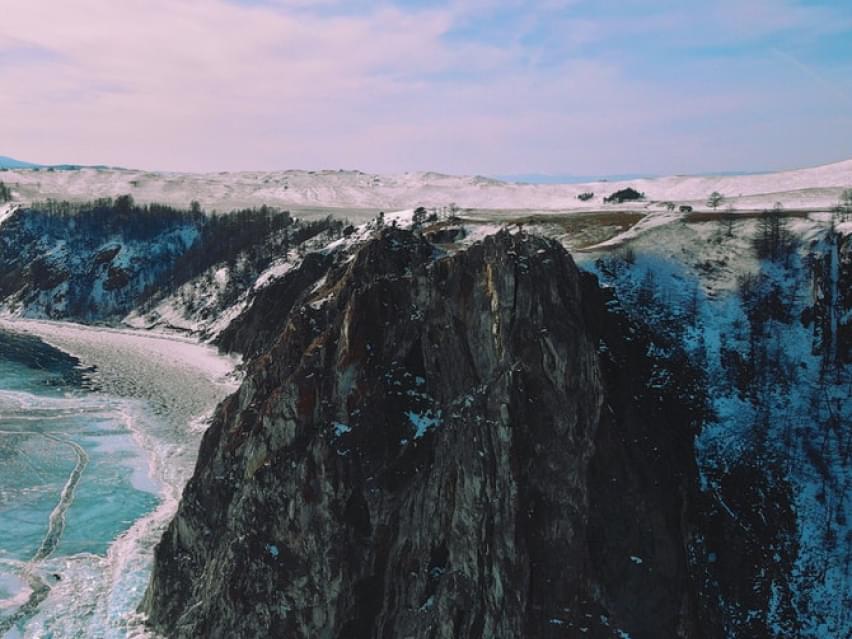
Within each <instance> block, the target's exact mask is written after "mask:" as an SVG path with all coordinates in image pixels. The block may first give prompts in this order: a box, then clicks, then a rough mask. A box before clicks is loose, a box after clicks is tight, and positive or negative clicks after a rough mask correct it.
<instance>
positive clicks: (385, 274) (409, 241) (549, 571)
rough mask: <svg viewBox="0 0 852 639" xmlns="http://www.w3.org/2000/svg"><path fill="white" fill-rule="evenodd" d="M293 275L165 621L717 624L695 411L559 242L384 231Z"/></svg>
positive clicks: (289, 633) (168, 583)
mask: <svg viewBox="0 0 852 639" xmlns="http://www.w3.org/2000/svg"><path fill="white" fill-rule="evenodd" d="M307 279H311V278H307ZM317 280H318V278H313V281H317ZM285 288H286V287H285ZM296 289H299V291H298V292H297V293H295V294H288V293H287V291H286V290H284V291H282V292H280V294H281V295H282V298H283V301H282V303H281V306H280V309H281V310H282V314H283V315H285V316H286V321H285V322H282V323H281V325H280V327H279V329H278V330H279V331H280V332H279V333H278V335H277V336H276V338H275V339H268V338H267V337H264V338H263V339H262V340H261V342H262V343H264V344H269V347H268V348H267V349H266V350H265V351H264V352H261V353H260V354H259V355H258V356H257V357H256V358H255V359H254V360H253V362H252V363H251V365H250V367H249V371H248V375H247V377H246V380H245V382H244V383H243V385H242V387H241V389H240V390H239V392H238V393H236V394H235V395H233V396H231V397H230V398H229V399H227V400H226V401H225V402H223V404H222V405H221V406H220V407H219V409H218V411H217V415H216V418H215V420H214V424H213V425H212V426H211V428H210V430H209V431H208V432H207V433H206V435H205V437H204V441H203V443H202V447H201V451H200V457H199V461H198V465H197V468H196V471H195V475H194V477H193V478H192V480H191V481H190V483H189V484H188V486H187V488H186V490H185V493H184V495H183V499H182V502H181V505H180V508H179V511H178V513H177V515H176V517H175V519H174V520H173V521H172V523H171V524H170V526H169V528H168V530H167V532H166V533H165V535H164V537H163V539H162V541H161V543H160V544H159V546H158V547H157V550H156V556H155V567H154V573H153V576H152V580H151V584H150V586H149V589H148V591H147V593H146V596H145V600H144V603H143V609H144V611H145V612H147V613H148V615H149V620H150V623H151V624H152V626H154V627H155V628H156V629H158V630H160V631H162V632H164V633H165V634H167V635H168V636H170V637H201V636H203V637H235V636H240V637H253V636H258V637H259V636H281V637H305V638H308V637H310V638H314V637H328V638H340V639H344V638H347V639H348V638H359V637H412V638H421V637H422V638H424V639H425V638H439V637H441V638H442V637H471V638H479V637H545V638H546V637H624V636H630V637H632V638H633V639H643V638H649V639H650V638H655V639H656V638H662V637H716V636H721V633H720V631H719V630H718V628H719V622H718V618H717V617H718V612H717V611H716V610H715V609H714V607H713V604H712V602H710V601H708V599H707V598H706V597H702V594H701V588H702V586H701V585H700V584H702V583H703V582H704V577H703V576H702V575H704V572H703V571H704V566H702V565H700V564H699V562H698V560H697V559H696V558H695V555H696V553H695V552H692V551H691V550H690V549H692V548H694V547H695V546H696V544H697V543H698V542H697V540H696V533H695V532H694V529H695V526H696V524H695V521H696V514H695V512H696V510H695V505H694V503H693V502H694V496H695V495H697V488H696V470H695V467H694V462H693V454H692V437H693V434H694V427H695V424H694V421H695V418H694V417H693V416H692V412H693V408H694V407H692V406H690V405H689V404H688V403H685V401H684V399H683V397H674V396H671V395H669V394H667V392H668V391H665V390H661V389H660V388H659V387H658V386H656V385H652V384H650V383H649V379H650V376H651V375H652V373H653V371H654V366H655V363H654V362H652V361H651V360H650V359H649V358H647V357H646V356H645V345H644V344H642V343H641V340H640V339H639V338H636V339H634V340H630V339H628V338H627V337H625V336H628V335H629V333H630V331H629V326H627V324H626V320H624V319H623V318H620V317H618V316H616V315H613V314H612V313H610V312H608V311H607V309H606V301H607V299H606V296H605V294H604V292H602V291H601V290H599V289H598V288H597V285H596V283H595V282H594V278H592V277H591V276H582V275H581V274H580V273H579V272H578V270H577V269H576V267H575V265H574V263H573V261H572V260H571V258H570V256H569V255H568V254H567V253H566V252H565V251H564V250H563V249H562V248H561V247H560V246H559V245H558V244H556V243H554V242H550V241H545V240H542V239H536V238H532V237H528V236H525V235H514V236H513V235H509V234H508V233H505V232H504V233H501V234H498V235H497V236H494V237H491V238H488V239H486V240H485V241H484V242H482V243H480V244H476V245H474V246H472V247H471V248H469V249H468V250H466V251H464V252H462V253H457V254H454V255H449V256H448V255H441V254H439V253H438V252H437V249H436V248H435V247H434V246H433V245H431V244H429V243H428V242H426V241H425V240H422V239H420V238H418V237H416V236H414V235H412V234H410V233H407V232H403V231H398V230H396V229H386V230H385V231H383V233H382V235H381V237H380V238H378V239H376V240H374V241H372V242H369V243H368V244H366V245H365V246H363V247H362V248H361V249H360V250H359V251H358V252H357V254H356V255H355V256H354V258H353V259H352V260H351V261H348V262H346V263H343V264H340V265H338V266H336V267H333V268H331V270H330V271H329V273H328V274H327V276H326V278H325V280H322V284H321V285H320V286H318V287H317V286H316V285H314V286H313V287H310V288H309V287H306V286H302V285H299V286H296V285H295V284H294V285H293V288H292V291H291V293H292V292H294V291H296ZM288 295H289V296H288ZM275 306H276V305H275V303H274V299H272V298H270V299H269V300H267V302H266V304H265V305H264V306H263V308H264V309H265V310H264V313H266V314H267V316H268V314H269V313H272V311H273V310H274V309H275ZM250 321H251V318H250V317H247V318H244V322H243V326H245V327H248V326H250V325H251V324H250ZM270 322H271V320H266V321H263V322H260V321H259V320H258V326H260V325H263V326H267V327H271V326H272V324H271V323H270ZM245 330H246V333H245V335H244V336H242V337H240V343H241V344H249V343H251V339H249V337H250V336H249V333H250V332H251V331H249V330H248V329H245ZM261 342H258V344H259V343H261ZM246 351H248V352H251V351H252V348H247V349H246Z"/></svg>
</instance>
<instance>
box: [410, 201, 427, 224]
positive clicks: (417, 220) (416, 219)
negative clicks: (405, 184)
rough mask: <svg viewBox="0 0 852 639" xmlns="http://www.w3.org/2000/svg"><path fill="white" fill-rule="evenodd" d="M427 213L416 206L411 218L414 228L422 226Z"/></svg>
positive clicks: (422, 208)
mask: <svg viewBox="0 0 852 639" xmlns="http://www.w3.org/2000/svg"><path fill="white" fill-rule="evenodd" d="M426 214H427V211H426V209H425V208H424V207H422V206H418V207H417V208H416V209H414V215H413V216H412V218H411V222H412V223H413V224H414V227H415V228H417V227H420V226H423V223H424V222H425V221H426Z"/></svg>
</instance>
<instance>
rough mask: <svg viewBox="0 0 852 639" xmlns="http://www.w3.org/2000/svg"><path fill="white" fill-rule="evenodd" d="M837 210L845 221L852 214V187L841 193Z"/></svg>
mask: <svg viewBox="0 0 852 639" xmlns="http://www.w3.org/2000/svg"><path fill="white" fill-rule="evenodd" d="M835 211H836V212H837V214H838V216H839V217H840V219H841V221H843V222H845V221H846V220H848V219H849V217H850V216H852V189H844V190H843V193H841V194H840V203H839V205H838V206H837V208H836V209H835Z"/></svg>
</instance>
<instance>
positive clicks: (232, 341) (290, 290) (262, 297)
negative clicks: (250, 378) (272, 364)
mask: <svg viewBox="0 0 852 639" xmlns="http://www.w3.org/2000/svg"><path fill="white" fill-rule="evenodd" d="M333 263H334V258H333V257H332V256H331V255H327V254H325V253H309V254H308V255H307V256H305V260H304V261H303V262H302V263H301V264H300V265H299V267H298V268H297V269H295V270H293V271H290V272H289V273H287V274H286V275H285V276H284V277H282V278H281V279H279V280H276V281H275V282H273V283H272V284H270V285H269V286H267V287H266V288H264V289H261V290H260V291H259V292H258V293H257V294H256V295H255V297H254V299H253V300H252V303H251V306H250V307H249V308H247V309H246V310H245V311H243V313H241V314H240V315H239V316H238V317H237V318H235V319H234V321H232V322H231V323H230V324H229V325H228V327H227V328H225V330H224V331H222V333H221V334H220V335H219V336H218V337H217V338H216V340H215V343H216V345H217V346H219V348H220V349H222V350H223V351H225V352H228V353H240V354H241V355H243V356H244V357H245V358H246V359H247V360H248V359H252V358H254V357H257V356H258V355H260V354H262V353H264V352H266V351H267V350H268V349H269V347H270V346H272V344H273V342H274V341H275V340H276V339H277V338H278V336H279V335H281V332H282V330H283V329H284V326H285V325H286V323H287V318H288V316H289V314H290V311H291V309H292V308H293V306H295V305H296V304H297V303H299V301H300V300H301V301H304V299H305V298H306V297H307V296H308V295H309V294H310V292H311V288H312V287H313V286H315V285H316V284H317V283H318V282H319V281H320V280H321V279H322V277H323V276H325V275H326V273H327V272H328V270H329V269H330V268H331V266H332V264H333Z"/></svg>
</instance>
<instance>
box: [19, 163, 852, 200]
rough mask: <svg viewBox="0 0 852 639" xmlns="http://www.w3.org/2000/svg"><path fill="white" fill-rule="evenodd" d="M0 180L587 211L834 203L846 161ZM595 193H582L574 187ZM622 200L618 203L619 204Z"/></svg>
mask: <svg viewBox="0 0 852 639" xmlns="http://www.w3.org/2000/svg"><path fill="white" fill-rule="evenodd" d="M4 181H5V182H6V183H7V184H10V185H12V186H13V187H14V189H15V191H16V193H17V195H18V198H19V199H21V200H23V201H26V202H29V201H33V200H43V199H47V198H54V199H71V200H89V199H92V198H98V197H114V196H117V195H120V194H123V193H130V194H132V195H133V197H134V198H135V199H136V200H137V201H139V202H162V203H168V204H173V205H179V206H186V205H187V204H188V203H189V202H190V201H191V200H197V201H199V202H200V203H201V204H202V206H205V207H208V208H211V209H217V210H219V211H225V210H229V209H232V208H239V207H247V206H260V205H262V204H267V205H270V206H280V207H289V208H311V207H332V208H344V209H403V208H410V207H414V206H419V205H423V206H448V205H449V204H450V203H455V204H457V205H458V206H460V207H463V208H474V209H543V210H574V209H576V210H584V209H585V210H589V209H593V208H600V206H601V204H602V198H603V196H605V195H607V194H610V193H612V192H614V191H617V190H619V189H622V188H626V187H628V186H632V187H633V188H635V189H637V190H639V191H641V192H644V193H645V194H646V196H647V201H646V202H642V203H638V204H634V205H631V206H628V207H627V208H637V207H638V208H644V207H645V206H647V205H648V203H649V202H663V201H669V200H670V201H677V202H681V203H688V204H691V205H698V206H703V204H704V202H705V200H706V198H707V196H708V195H709V194H710V193H711V192H713V191H719V192H720V193H722V194H724V195H726V196H727V198H728V201H727V203H729V204H736V205H738V206H740V207H743V208H759V207H763V206H771V205H772V204H773V203H774V202H775V201H777V200H781V201H783V202H784V203H785V205H786V206H788V207H794V206H795V207H799V206H807V207H824V206H831V205H833V204H834V203H836V201H837V198H838V195H839V193H840V191H841V190H842V189H843V188H848V187H849V186H850V185H852V160H847V161H844V162H838V163H835V164H828V165H825V166H820V167H815V168H808V169H801V170H795V171H783V172H778V173H767V174H757V175H736V176H671V177H663V178H653V179H637V180H627V181H613V182H591V183H587V184H518V183H509V182H501V181H500V180H495V179H491V178H485V177H481V176H451V175H444V174H440V173H434V172H425V173H405V174H401V175H374V174H368V173H363V172H361V171H343V170H340V171H299V170H291V171H264V172H241V173H210V174H193V173H160V172H153V171H138V170H126V169H100V168H84V169H78V170H70V171H53V172H48V171H44V170H39V171H34V170H12V171H8V172H6V173H5V174H4ZM584 192H593V193H594V194H595V197H594V198H593V199H592V200H591V201H589V202H582V201H580V200H578V199H577V195H579V194H580V193H584ZM621 208H624V207H621Z"/></svg>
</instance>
